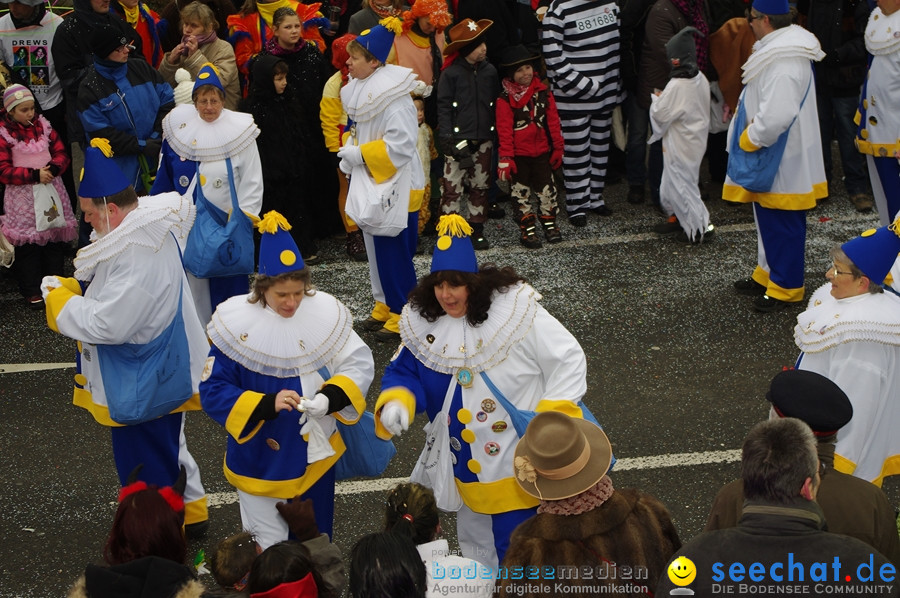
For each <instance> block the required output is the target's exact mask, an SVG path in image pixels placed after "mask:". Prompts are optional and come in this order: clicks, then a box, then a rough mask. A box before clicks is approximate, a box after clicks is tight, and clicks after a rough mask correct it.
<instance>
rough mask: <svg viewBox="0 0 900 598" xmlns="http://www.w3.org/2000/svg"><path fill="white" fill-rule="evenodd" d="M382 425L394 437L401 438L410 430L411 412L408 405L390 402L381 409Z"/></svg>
mask: <svg viewBox="0 0 900 598" xmlns="http://www.w3.org/2000/svg"><path fill="white" fill-rule="evenodd" d="M381 425H382V426H384V429H385V430H387V431H388V432H390V433H391V434H393V435H394V436H400V434H402V433H403V432H405V431H406V430H408V429H409V411H407V409H406V405H404V404H403V403H402V402H400V401H388V403H387V404H386V405H385V406H384V407H382V409H381Z"/></svg>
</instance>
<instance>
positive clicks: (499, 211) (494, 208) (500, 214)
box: [487, 203, 506, 220]
mask: <svg viewBox="0 0 900 598" xmlns="http://www.w3.org/2000/svg"><path fill="white" fill-rule="evenodd" d="M487 217H488V218H490V219H491V220H500V219H501V218H506V210H504V209H503V207H502V206H500V205H497V204H495V203H492V204H490V205H488V209H487Z"/></svg>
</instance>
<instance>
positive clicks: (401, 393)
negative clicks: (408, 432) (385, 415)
mask: <svg viewBox="0 0 900 598" xmlns="http://www.w3.org/2000/svg"><path fill="white" fill-rule="evenodd" d="M389 401H401V402H402V403H403V405H404V406H406V409H407V411H409V421H410V422H412V420H413V418H414V417H415V415H416V395H414V394H413V393H412V392H410V390H409V389H408V388H404V387H402V386H395V387H393V388H388V389H387V390H383V391H381V394H380V395H378V400H377V401H375V435H376V436H378V437H379V438H383V439H384V440H390V439H391V436H393V434H391V433H390V432H388V431H387V430H386V429H385V427H384V426H382V425H381V408H382V407H384V406H385V405H386V404H387V403H388V402H389Z"/></svg>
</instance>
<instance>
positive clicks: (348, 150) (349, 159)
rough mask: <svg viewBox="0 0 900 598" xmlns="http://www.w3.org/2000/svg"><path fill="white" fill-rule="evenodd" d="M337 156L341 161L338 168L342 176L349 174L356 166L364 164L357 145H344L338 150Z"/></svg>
mask: <svg viewBox="0 0 900 598" xmlns="http://www.w3.org/2000/svg"><path fill="white" fill-rule="evenodd" d="M337 155H338V158H340V159H341V163H340V164H339V165H338V168H340V169H341V172H343V173H344V174H350V173H351V172H353V169H354V168H355V167H356V166H362V165H363V164H365V163H366V162H365V160H364V159H363V155H362V150H361V149H360V148H359V146H358V145H345V146H344V147H342V148H341V149H339V150H338V153H337Z"/></svg>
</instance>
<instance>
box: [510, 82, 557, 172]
mask: <svg viewBox="0 0 900 598" xmlns="http://www.w3.org/2000/svg"><path fill="white" fill-rule="evenodd" d="M497 138H498V139H499V140H500V145H499V149H498V153H497V155H498V156H501V157H503V158H515V157H516V156H527V157H531V158H535V157H537V156H540V155H541V154H546V153H548V152H549V151H551V149H554V150H557V149H558V150H562V149H563V138H562V132H561V130H560V124H559V113H557V111H556V102H555V101H554V100H553V94H551V93H550V90H549V89H547V86H546V85H544V84H543V83H542V82H541V80H540V79H538V78H537V76H535V77H534V79H532V80H531V87H530V88H529V90H528V92H527V93H526V94H525V96H523V97H522V98H521V99H520V100H519V101H518V102H517V101H515V100H514V99H513V98H511V97H509V95H508V94H507V92H506V90H505V89H504V90H503V91H502V92H501V93H500V99H499V100H498V101H497ZM551 140H552V142H553V147H552V148H551V147H550V142H551Z"/></svg>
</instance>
